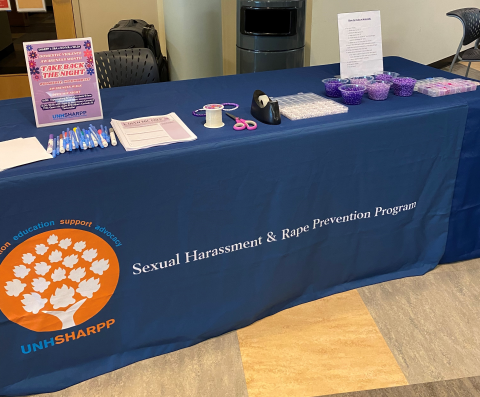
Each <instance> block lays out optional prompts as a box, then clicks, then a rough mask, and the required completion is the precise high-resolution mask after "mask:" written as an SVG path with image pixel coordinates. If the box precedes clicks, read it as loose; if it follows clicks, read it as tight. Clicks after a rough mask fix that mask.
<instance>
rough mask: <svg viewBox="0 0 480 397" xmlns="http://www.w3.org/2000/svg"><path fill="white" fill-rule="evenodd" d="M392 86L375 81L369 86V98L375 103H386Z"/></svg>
mask: <svg viewBox="0 0 480 397" xmlns="http://www.w3.org/2000/svg"><path fill="white" fill-rule="evenodd" d="M391 85H392V84H391V83H388V82H385V81H374V82H373V83H372V84H370V85H368V86H367V92H368V97H369V98H370V99H373V100H374V101H384V100H385V99H387V97H388V92H389V91H390V86H391Z"/></svg>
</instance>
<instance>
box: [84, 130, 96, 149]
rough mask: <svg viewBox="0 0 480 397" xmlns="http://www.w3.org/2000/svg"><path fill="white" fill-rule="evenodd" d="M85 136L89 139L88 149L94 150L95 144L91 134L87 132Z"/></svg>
mask: <svg viewBox="0 0 480 397" xmlns="http://www.w3.org/2000/svg"><path fill="white" fill-rule="evenodd" d="M85 135H86V137H87V139H88V147H89V148H90V149H93V148H94V147H95V144H94V143H93V139H92V137H91V136H90V133H89V132H88V130H85Z"/></svg>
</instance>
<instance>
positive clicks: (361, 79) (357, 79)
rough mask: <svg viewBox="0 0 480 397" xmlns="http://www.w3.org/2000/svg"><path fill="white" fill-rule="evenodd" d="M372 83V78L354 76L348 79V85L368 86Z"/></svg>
mask: <svg viewBox="0 0 480 397" xmlns="http://www.w3.org/2000/svg"><path fill="white" fill-rule="evenodd" d="M371 82H373V76H356V77H350V84H357V85H365V86H366V85H368V84H370V83H371Z"/></svg>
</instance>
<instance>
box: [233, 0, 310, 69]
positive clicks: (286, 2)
mask: <svg viewBox="0 0 480 397" xmlns="http://www.w3.org/2000/svg"><path fill="white" fill-rule="evenodd" d="M304 51H305V0H237V73H251V72H263V71H266V70H276V69H289V68H298V67H302V66H303V64H304Z"/></svg>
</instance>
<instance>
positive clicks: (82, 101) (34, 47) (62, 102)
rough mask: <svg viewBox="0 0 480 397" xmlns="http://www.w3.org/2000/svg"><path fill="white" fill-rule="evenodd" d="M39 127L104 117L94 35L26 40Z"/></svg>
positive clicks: (31, 88)
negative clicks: (63, 38)
mask: <svg viewBox="0 0 480 397" xmlns="http://www.w3.org/2000/svg"><path fill="white" fill-rule="evenodd" d="M23 49H24V51H25V60H26V62H27V66H28V69H29V72H28V78H29V80H30V90H31V93H32V102H33V110H34V112H35V120H36V123H37V127H45V126H49V125H57V124H68V123H73V122H76V121H87V120H96V119H102V118H103V112H102V102H101V100H100V91H99V89H98V81H97V72H96V70H95V56H94V53H93V46H92V39H91V38H89V37H87V38H83V39H69V40H52V41H34V42H30V43H23Z"/></svg>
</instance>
